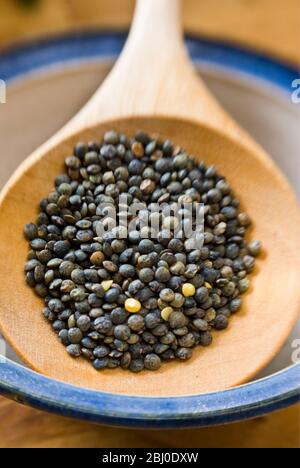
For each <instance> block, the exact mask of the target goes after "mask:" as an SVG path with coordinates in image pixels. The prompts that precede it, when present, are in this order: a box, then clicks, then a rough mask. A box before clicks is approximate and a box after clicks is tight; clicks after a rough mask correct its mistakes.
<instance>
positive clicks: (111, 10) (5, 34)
mask: <svg viewBox="0 0 300 468" xmlns="http://www.w3.org/2000/svg"><path fill="white" fill-rule="evenodd" d="M133 4H134V1H133V0H109V1H108V0H85V2H82V1H80V0H43V1H42V3H41V6H40V7H39V8H38V9H36V10H34V11H32V12H30V11H28V12H26V13H25V12H22V10H20V9H17V7H16V6H15V2H14V1H13V0H11V1H9V0H0V11H1V15H0V44H6V43H10V42H11V41H15V40H22V39H23V38H24V37H34V36H37V35H45V34H47V33H55V32H57V31H60V32H61V31H66V30H70V29H73V28H78V27H80V28H83V27H88V26H97V27H98V26H104V27H115V28H120V27H124V26H126V25H128V23H129V21H130V17H131V12H132V8H133ZM224 5H225V6H224ZM299 6H300V3H299V0H255V1H254V0H253V1H249V0H226V2H224V0H201V1H199V0H185V13H184V18H185V25H186V28H187V29H188V30H190V31H193V32H197V33H201V34H205V35H208V36H213V37H221V38H225V39H230V40H234V41H237V42H240V43H242V44H246V45H249V46H252V47H255V48H258V49H261V50H265V51H267V52H269V53H271V54H273V55H275V56H279V57H282V58H284V59H287V60H289V61H292V62H294V63H299V26H300V21H299ZM299 445H300V407H299V406H294V407H291V408H288V409H286V410H283V411H280V412H278V413H274V414H272V415H269V416H267V417H265V418H261V419H258V420H254V421H247V422H243V423H239V424H234V425H230V426H224V427H219V428H209V429H199V430H186V431H177V432H176V433H175V432H174V431H140V430H139V431H135V430H125V429H112V428H107V427H101V426H94V425H90V424H87V423H80V422H74V421H71V420H66V419H63V418H60V417H57V416H53V415H49V414H46V413H41V412H39V411H36V410H33V409H30V408H25V407H22V406H20V405H17V404H16V403H14V402H10V401H8V400H5V399H3V398H1V399H0V447H1V448H3V447H95V448H98V447H103V448H104V447H125V448H127V447H154V448H156V447H173V448H175V447H197V448H198V447H199V448H200V447H253V448H254V447H273V448H279V447H283V448H289V447H299Z"/></svg>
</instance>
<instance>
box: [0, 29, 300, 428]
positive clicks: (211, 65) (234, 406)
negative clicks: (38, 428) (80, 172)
mask: <svg viewBox="0 0 300 468" xmlns="http://www.w3.org/2000/svg"><path fill="white" fill-rule="evenodd" d="M125 37H126V35H125V34H119V33H118V34H117V33H98V32H93V33H80V34H73V35H69V36H64V37H58V38H52V39H50V40H49V39H47V40H42V41H38V42H34V43H30V44H26V45H25V46H17V47H13V48H12V49H10V50H6V51H2V53H1V55H0V79H2V80H5V82H6V84H7V96H6V101H7V102H6V104H0V148H1V171H0V187H2V186H3V184H4V183H5V181H6V180H7V179H8V177H9V176H10V175H11V173H12V172H13V170H14V169H15V168H16V167H17V166H18V164H19V163H20V162H21V161H22V160H23V159H24V158H25V157H26V156H27V155H28V154H30V153H31V152H32V150H33V149H34V148H36V147H37V146H39V145H40V144H41V143H42V142H44V141H45V140H47V139H48V138H49V137H50V136H51V135H52V134H53V133H54V132H55V131H56V130H58V129H59V128H61V126H62V125H63V124H64V123H65V122H66V121H67V120H68V119H69V118H70V117H71V116H73V115H74V114H75V112H76V111H77V110H78V109H79V108H80V107H81V106H82V105H83V104H84V103H85V102H86V101H87V99H88V98H89V96H91V95H92V93H93V91H94V90H95V89H96V88H97V86H98V85H99V83H100V81H101V80H102V79H103V78H104V77H105V75H106V74H107V72H108V71H109V69H110V67H111V65H112V63H113V61H114V59H115V58H116V57H117V55H118V54H119V53H120V51H121V49H122V46H123V44H124V41H125ZM186 41H187V45H188V48H189V50H190V53H191V56H192V58H193V60H194V62H195V64H196V66H197V67H198V68H199V70H200V71H201V74H202V76H203V77H204V78H205V81H206V83H207V85H208V86H209V88H210V89H211V90H212V92H213V93H214V94H215V95H216V96H217V98H218V99H219V100H220V101H221V102H222V103H223V105H224V107H225V108H227V109H228V111H229V112H230V113H231V114H232V115H233V116H234V117H235V118H236V119H237V120H238V121H239V122H240V123H241V125H243V126H244V127H245V128H246V129H247V130H248V131H249V133H251V134H252V135H253V136H254V138H255V139H256V140H258V141H259V142H260V143H261V144H262V145H263V146H264V147H265V148H266V150H267V151H268V153H269V154H271V155H272V157H273V158H274V160H275V161H276V162H277V164H278V165H279V166H280V167H281V169H282V170H283V172H285V174H286V175H287V176H288V178H289V179H290V182H291V184H292V185H293V186H294V188H295V190H296V191H297V193H298V196H299V195H300V165H299V154H300V141H299V116H300V114H299V107H298V106H297V105H296V104H295V103H293V101H292V97H291V96H292V92H293V88H292V83H293V81H294V80H295V79H297V78H299V74H298V72H297V70H295V69H293V68H292V67H290V66H288V65H286V64H283V63H280V62H278V61H275V60H272V59H270V58H268V57H266V56H263V55H261V54H257V53H255V52H253V51H249V50H244V49H240V48H238V47H234V46H232V45H229V44H224V43H220V42H211V41H207V40H202V39H199V38H195V37H188V38H187V40H186ZM0 306H1V298H0ZM297 337H298V338H300V328H299V324H298V325H297V326H296V328H295V329H294V331H293V333H292V334H291V336H290V339H289V340H288V342H287V343H286V345H285V346H284V348H283V349H282V350H281V352H280V353H279V354H278V356H276V358H275V359H274V360H273V362H272V363H271V364H270V365H269V366H268V367H267V368H266V369H264V371H263V372H262V373H261V374H260V375H259V376H257V377H256V379H255V380H254V381H252V382H250V383H248V384H247V385H243V386H240V387H236V388H233V389H230V390H227V391H222V392H218V393H210V394H199V395H193V396H183V397H180V398H175V397H171V398H170V397H168V398H156V397H150V396H149V397H137V396H125V395H117V394H109V393H101V392H95V391H91V390H88V389H85V388H78V387H73V386H70V385H67V384H64V383H61V382H57V381H54V380H52V379H49V378H47V377H45V376H42V375H40V374H38V373H35V372H32V371H31V370H29V369H28V368H26V367H25V366H23V365H22V363H20V362H19V360H18V358H17V356H15V355H14V353H13V352H12V351H11V350H10V349H9V348H8V346H7V345H6V344H5V342H4V340H2V341H0V347H1V348H2V354H5V356H6V357H3V358H2V359H1V363H0V393H1V394H2V395H4V396H7V397H9V398H12V399H15V400H16V401H19V402H21V403H24V404H28V405H31V406H34V407H36V408H39V409H42V410H47V411H51V412H54V413H57V414H61V415H64V416H70V417H74V418H78V419H84V420H90V421H93V422H98V423H107V424H112V425H118V426H121V425H123V426H130V427H147V428H164V427H192V426H206V425H216V424H222V423H228V422H233V421H237V420H242V419H246V418H251V417H256V416H259V415H263V414H266V413H268V412H271V411H274V410H278V409H280V408H282V407H285V406H287V405H290V404H293V403H295V402H297V401H299V396H300V389H299V387H300V385H299V381H300V364H297V363H293V360H294V361H295V360H296V358H297V355H299V353H297V349H296V347H297V345H298V348H299V340H298V341H297ZM137 378H138V377H137Z"/></svg>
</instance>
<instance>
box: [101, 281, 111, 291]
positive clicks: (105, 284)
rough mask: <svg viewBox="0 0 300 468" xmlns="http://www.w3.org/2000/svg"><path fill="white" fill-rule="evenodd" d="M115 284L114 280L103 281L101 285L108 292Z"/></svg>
mask: <svg viewBox="0 0 300 468" xmlns="http://www.w3.org/2000/svg"><path fill="white" fill-rule="evenodd" d="M112 284H113V280H107V281H102V283H101V286H102V288H103V289H104V291H105V292H107V291H108V290H109V289H110V288H111V287H112Z"/></svg>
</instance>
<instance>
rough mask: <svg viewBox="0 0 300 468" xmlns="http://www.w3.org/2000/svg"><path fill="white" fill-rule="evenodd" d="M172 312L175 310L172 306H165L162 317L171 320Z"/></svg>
mask: <svg viewBox="0 0 300 468" xmlns="http://www.w3.org/2000/svg"><path fill="white" fill-rule="evenodd" d="M172 312H173V309H172V307H165V308H164V309H163V310H162V311H161V317H162V319H164V320H166V321H168V320H169V317H170V315H171V313H172Z"/></svg>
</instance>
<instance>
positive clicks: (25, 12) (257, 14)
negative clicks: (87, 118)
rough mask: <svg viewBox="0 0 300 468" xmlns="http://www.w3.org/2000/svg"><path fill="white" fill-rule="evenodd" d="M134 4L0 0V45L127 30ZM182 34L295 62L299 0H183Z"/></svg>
mask: <svg viewBox="0 0 300 468" xmlns="http://www.w3.org/2000/svg"><path fill="white" fill-rule="evenodd" d="M134 3H135V2H134V0H84V1H83V0H0V43H1V44H5V43H10V42H12V41H16V40H18V41H19V40H23V39H25V38H32V37H36V36H41V35H43V36H45V35H49V34H55V33H58V32H64V31H70V30H74V29H87V28H97V29H99V28H102V29H103V28H106V29H107V28H109V29H112V28H114V29H124V28H125V27H127V26H128V24H129V22H130V19H131V16H132V11H133V8H134ZM183 3H184V24H185V28H186V30H188V31H189V32H192V33H197V34H202V35H204V36H208V37H214V38H222V39H228V40H231V41H235V42H238V43H242V44H244V45H248V46H252V47H255V48H256V49H257V48H259V49H261V50H263V51H266V52H270V53H272V54H273V55H276V56H280V57H282V58H284V59H286V60H288V61H290V62H298V63H299V60H300V57H299V37H300V33H299V31H300V29H299V28H300V21H299V15H300V3H299V0H184V2H183Z"/></svg>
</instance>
